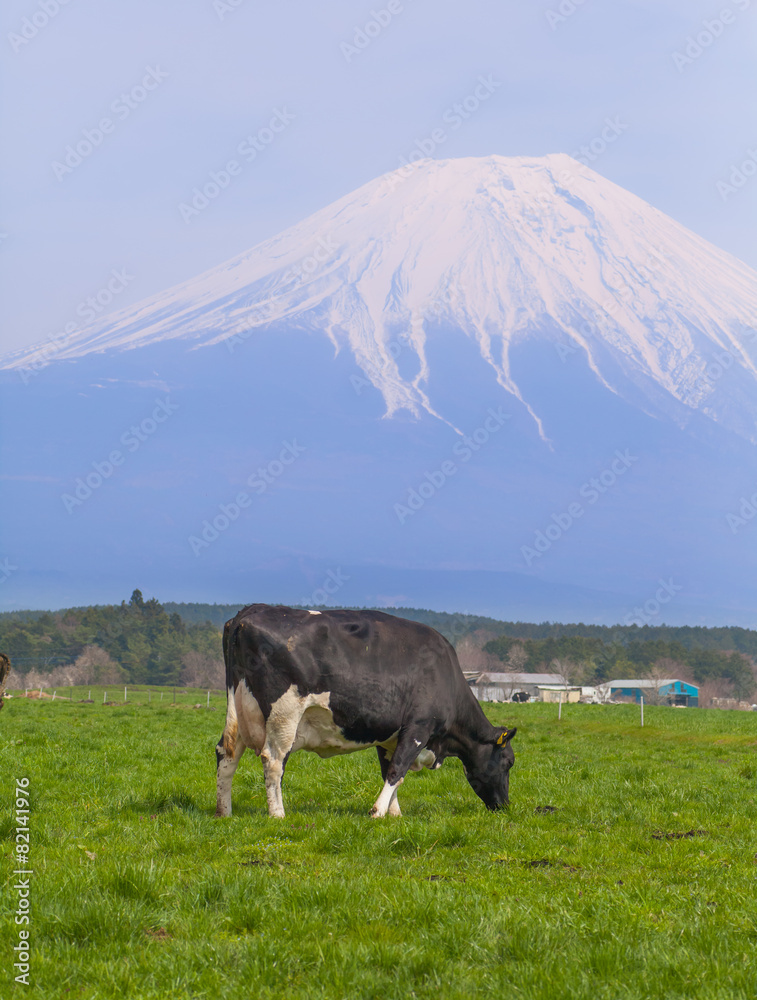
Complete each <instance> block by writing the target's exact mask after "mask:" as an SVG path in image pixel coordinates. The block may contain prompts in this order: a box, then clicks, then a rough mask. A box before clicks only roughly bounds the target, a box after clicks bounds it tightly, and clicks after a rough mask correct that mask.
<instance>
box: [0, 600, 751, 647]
mask: <svg viewBox="0 0 757 1000" xmlns="http://www.w3.org/2000/svg"><path fill="white" fill-rule="evenodd" d="M248 603H249V602H248ZM161 604H162V606H163V608H164V609H165V611H166V613H167V614H169V615H170V614H178V615H181V617H182V618H183V619H184V621H185V622H186V623H187V624H188V625H195V624H202V623H204V622H210V623H211V624H212V625H215V627H216V628H218V629H222V628H223V626H224V623H225V622H227V621H228V620H229V618H233V617H234V615H235V614H236V613H237V612H238V611H240V610H241V609H242V608H243V607H245V605H244V604H241V603H240V604H202V603H177V602H175V601H162V602H161ZM318 607H320V608H321V609H322V610H324V611H325V610H327V608H326V607H325V605H319V606H318ZM370 610H372V611H385V612H386V613H387V614H390V615H398V616H399V617H401V618H408V619H410V621H416V622H422V623H423V624H424V625H430V626H431V627H432V628H435V629H436V630H437V631H438V632H441V633H442V635H443V636H445V637H446V638H447V639H449V640H450V642H452V643H453V644H454V643H457V642H458V641H459V640H460V639H462V638H464V637H465V636H466V635H470V634H471V633H472V632H476V631H478V630H485V631H487V632H492V633H494V634H495V635H497V636H500V635H505V636H509V637H511V638H518V639H548V638H555V639H560V638H563V637H570V636H582V637H585V638H593V639H601V640H602V641H603V642H606V643H610V642H614V643H619V644H621V645H626V644H627V643H628V642H649V641H653V640H664V641H666V642H678V643H680V644H681V645H682V646H684V647H685V648H686V649H692V648H694V647H699V648H701V649H713V650H722V651H726V650H736V651H737V652H739V653H745V654H747V655H748V656H757V630H755V629H747V628H737V627H735V626H729V627H715V628H706V627H704V626H698V625H678V626H672V625H645V626H643V627H639V626H637V625H631V626H628V625H585V624H584V623H583V622H578V623H563V622H540V623H538V624H537V623H535V622H520V621H518V622H511V621H502V620H500V619H497V618H487V617H486V616H483V615H468V614H458V613H451V612H447V611H431V610H430V609H428V608H393V607H392V608H371V609H370ZM49 613H50V612H47V611H3V612H0V620H2V619H7V618H16V619H18V620H20V621H33V620H34V619H36V618H39V617H40V615H43V614H49ZM54 613H56V614H57V613H59V612H54Z"/></svg>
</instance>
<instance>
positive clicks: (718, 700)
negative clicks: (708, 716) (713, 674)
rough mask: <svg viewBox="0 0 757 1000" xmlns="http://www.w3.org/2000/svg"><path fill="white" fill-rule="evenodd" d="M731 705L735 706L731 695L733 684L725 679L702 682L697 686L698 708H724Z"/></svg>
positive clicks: (734, 699) (734, 700)
mask: <svg viewBox="0 0 757 1000" xmlns="http://www.w3.org/2000/svg"><path fill="white" fill-rule="evenodd" d="M731 703H733V705H734V706H735V705H736V703H737V702H736V698H735V697H734V694H733V684H732V683H731V681H728V680H725V678H722V677H721V678H718V679H717V680H709V681H703V682H702V683H701V684H700V685H699V707H700V708H725V707H728V706H729V705H730V704H731Z"/></svg>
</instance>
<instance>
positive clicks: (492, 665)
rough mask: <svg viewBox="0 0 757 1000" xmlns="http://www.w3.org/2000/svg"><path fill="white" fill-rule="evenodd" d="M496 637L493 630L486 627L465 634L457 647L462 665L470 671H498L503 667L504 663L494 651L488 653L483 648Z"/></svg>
mask: <svg viewBox="0 0 757 1000" xmlns="http://www.w3.org/2000/svg"><path fill="white" fill-rule="evenodd" d="M493 638H495V635H494V633H493V632H487V631H486V630H485V629H478V630H477V631H475V632H473V633H471V634H470V635H466V636H463V638H462V639H461V640H460V641H459V642H458V644H457V646H456V647H455V651H456V652H457V658H458V660H459V662H460V667H461V668H462V669H463V670H466V671H468V672H470V673H474V672H476V673H477V672H479V671H482V670H486V671H489V672H494V673H496V672H498V671H500V670H501V669H502V663H501V662H500V660H499V659H498V658H497V657H496V656H494V654H493V653H486V652H485V651H484V649H483V646H484V644H485V643H487V642H488V641H489V640H490V639H493Z"/></svg>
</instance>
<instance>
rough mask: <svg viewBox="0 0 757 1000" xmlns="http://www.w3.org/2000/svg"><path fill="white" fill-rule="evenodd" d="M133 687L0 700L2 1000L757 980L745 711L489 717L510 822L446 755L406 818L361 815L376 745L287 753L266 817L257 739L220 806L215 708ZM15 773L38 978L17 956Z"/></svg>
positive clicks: (685, 994) (518, 710)
mask: <svg viewBox="0 0 757 1000" xmlns="http://www.w3.org/2000/svg"><path fill="white" fill-rule="evenodd" d="M144 694H145V697H142V696H141V695H140V696H139V697H138V698H137V696H136V693H135V698H136V700H135V701H128V702H127V703H126V705H125V706H124V705H123V704H120V705H119V704H116V705H102V703H101V702H102V689H97V690H96V691H93V695H92V696H93V699H94V703H93V704H91V703H90V704H87V703H80V702H78V701H77V700H74V701H73V702H66V701H59V700H56V701H55V702H54V703H52V702H49V701H42V702H38V701H30V700H25V699H18V698H17V699H14V700H12V701H9V702H7V704H6V707H5V708H4V710H3V712H2V714H1V715H0V774H2V803H1V804H0V836H1V837H2V845H3V850H2V864H3V868H2V873H1V877H2V881H3V893H2V899H1V900H0V927H1V928H2V941H3V948H2V956H3V962H2V968H0V997H2V998H4V1000H5V998H14V997H21V996H30V997H60V998H69V1000H70V998H77V1000H78V998H99V1000H100V998H101V1000H115V998H122V997H123V998H130V1000H134V998H158V997H160V998H169V997H170V998H172V1000H179V998H190V997H192V998H200V997H202V998H206V997H207V998H208V1000H222V998H227V997H228V998H234V1000H237V998H239V997H250V998H254V1000H257V998H269V997H277V998H278V997H281V998H300V997H303V998H304V997H308V998H320V997H324V998H326V997H328V998H335V1000H342V998H344V1000H362V998H377V1000H379V998H380V1000H394V998H397V1000H399V998H408V997H418V998H424V1000H440V998H443V1000H453V998H460V1000H463V998H465V1000H470V998H476V997H495V996H504V997H510V996H515V997H523V998H527V1000H557V998H563V997H565V998H568V997H570V998H573V997H576V998H578V997H581V998H583V997H586V998H592V1000H599V998H608V1000H609V998H612V1000H623V998H657V997H659V998H663V997H664V998H666V1000H673V998H686V1000H691V998H698V997H702V998H705V997H706V998H707V1000H719V998H723V1000H725V998H727V1000H733V998H741V997H744V998H746V997H749V998H753V997H755V995H756V994H757V953H756V946H757V863H756V862H757V855H756V854H755V852H757V832H756V830H755V818H756V816H757V806H756V802H755V799H756V786H755V782H756V781H757V777H756V775H757V753H756V751H757V715H752V714H750V713H738V712H715V711H703V710H697V709H688V710H674V709H670V708H647V709H646V713H645V714H646V718H645V723H646V725H645V727H644V729H640V728H639V725H638V714H639V713H638V709H637V708H635V707H633V706H619V707H604V706H583V705H578V706H573V705H571V706H568V707H566V708H564V709H563V719H562V721H561V722H558V721H557V709H556V706H553V705H542V704H534V705H507V706H489V708H488V709H487V711H488V713H489V715H490V717H491V718H492V720H493V721H495V722H498V723H505V722H507V723H516V724H517V725H518V735H517V737H516V739H515V742H514V747H515V750H516V765H515V768H514V770H513V772H512V776H511V786H510V787H511V799H512V806H511V808H510V810H509V811H506V812H504V813H501V814H491V813H487V812H486V810H485V809H484V807H483V805H482V804H481V803H480V802H479V800H478V799H477V798H476V797H475V795H474V793H473V792H472V790H471V789H470V788H469V787H468V785H467V783H466V781H465V778H464V775H463V772H462V768H461V767H460V765H459V764H458V762H457V761H452V760H449V761H447V762H446V763H445V764H444V767H443V768H442V769H441V770H440V771H438V772H426V771H424V772H423V773H422V774H411V775H410V776H409V777H408V779H407V780H406V782H405V784H404V786H403V788H402V789H401V794H400V801H401V804H402V807H403V810H404V813H405V815H404V816H403V817H402V818H401V819H391V818H387V819H384V820H378V821H376V820H370V819H369V818H368V815H367V814H368V810H369V809H370V806H371V804H372V802H373V800H374V799H375V797H376V795H377V793H378V790H379V788H380V785H381V782H380V777H379V769H378V763H377V760H376V756H375V753H374V751H372V750H371V751H366V752H363V753H358V754H353V755H351V756H348V757H343V758H336V759H332V760H330V761H321V760H319V759H318V758H317V757H315V756H313V755H310V754H304V753H300V754H296V755H295V756H294V757H292V759H291V760H290V762H289V765H288V768H287V775H286V780H285V788H284V798H285V804H286V806H287V808H288V813H287V818H286V819H285V820H272V819H269V818H268V816H267V815H266V813H265V794H264V789H263V781H262V772H261V768H260V764H259V762H258V761H257V760H256V758H255V757H254V756H253V755H250V754H249V753H248V754H246V755H245V757H243V759H242V762H241V764H240V767H239V770H238V772H237V776H236V778H235V781H234V796H233V798H234V812H235V814H234V816H233V817H232V818H231V819H230V820H215V819H214V818H213V811H214V806H215V759H214V752H213V748H214V745H215V743H216V741H217V739H218V737H219V735H220V733H221V729H222V727H223V717H224V711H223V699H222V697H220V696H218V695H216V696H215V697H214V698H212V699H211V706H212V705H215V706H216V710H215V711H207V710H205V709H204V708H203V709H201V710H199V709H193V708H192V707H191V705H192V704H196V703H203V704H204V703H205V700H206V694H205V692H204V691H203V692H184V691H181V692H180V695H179V697H178V702H179V704H178V705H177V707H176V708H174V707H173V706H172V705H171V704H170V702H169V695H168V694H166V695H165V696H164V699H163V702H162V703H161V702H160V700H159V699H157V700H156V698H155V696H154V695H153V696H152V697H151V703H150V704H149V705H148V704H147V703H146V692H145V693H144ZM113 695H114V696H116V691H115V689H114V691H113ZM86 696H87V692H82V691H78V692H74V699H76V698H77V697H86ZM129 696H130V697H131V694H130V695H129ZM120 697H121V699H122V698H123V690H122V689H121V691H120ZM109 698H110V694H109ZM17 778H28V779H29V794H30V800H31V807H30V808H31V826H30V830H31V838H30V840H31V847H30V850H31V854H30V859H31V867H32V868H33V871H34V874H33V876H32V877H31V922H30V925H29V928H30V931H31V935H30V943H31V952H32V958H31V975H30V978H31V985H30V986H29V987H27V986H23V985H19V984H16V983H15V982H14V981H13V977H14V975H15V972H14V970H13V969H12V963H13V961H14V958H13V957H12V954H13V953H12V946H13V944H15V943H17V941H18V934H17V931H18V928H17V927H16V926H15V924H14V917H13V914H14V912H15V910H16V906H17V895H16V893H15V890H14V889H13V885H14V880H15V879H16V876H14V875H13V874H12V872H13V868H14V862H13V858H12V850H13V847H14V837H15V822H14V819H13V806H14V802H15V799H14V794H15V792H14V789H15V780H16V779H17ZM546 806H549V807H551V810H544V809H543V807H546ZM552 810H553V811H552Z"/></svg>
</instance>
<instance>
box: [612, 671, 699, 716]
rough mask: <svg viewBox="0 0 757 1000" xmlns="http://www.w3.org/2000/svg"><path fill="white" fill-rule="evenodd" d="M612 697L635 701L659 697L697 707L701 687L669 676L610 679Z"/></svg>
mask: <svg viewBox="0 0 757 1000" xmlns="http://www.w3.org/2000/svg"><path fill="white" fill-rule="evenodd" d="M607 686H609V688H610V697H611V698H633V699H634V701H636V702H639V701H641V698H642V695H643V696H644V701H652V700H657V699H659V700H660V701H661V702H663V703H667V704H668V705H685V706H687V707H689V708H696V707H697V705H698V704H699V688H698V687H697V686H696V684H690V683H689V682H688V681H682V680H679V679H678V678H667V679H665V680H652V679H650V678H648V677H643V678H639V679H637V680H616V681H609V682H608V685H607Z"/></svg>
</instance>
